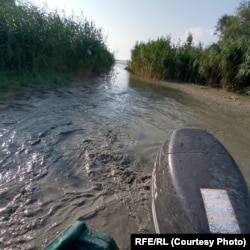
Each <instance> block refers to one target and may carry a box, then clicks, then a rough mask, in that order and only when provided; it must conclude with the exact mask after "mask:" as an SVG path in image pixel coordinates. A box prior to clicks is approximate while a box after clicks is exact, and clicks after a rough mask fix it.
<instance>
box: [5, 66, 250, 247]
mask: <svg viewBox="0 0 250 250" xmlns="http://www.w3.org/2000/svg"><path fill="white" fill-rule="evenodd" d="M123 68H124V65H121V64H117V65H116V67H115V69H114V71H113V72H112V74H110V75H108V76H102V77H95V78H86V79H84V80H82V81H81V82H78V83H75V84H73V85H71V86H66V87H60V88H57V89H46V90H45V89H41V90H36V91H34V90H27V91H26V92H25V93H22V94H19V95H16V96H15V97H13V96H10V97H6V94H4V93H0V98H1V99H0V249H41V248H43V247H44V246H45V245H46V244H47V243H48V242H49V241H51V240H52V239H53V238H54V237H55V236H56V235H58V234H59V233H60V232H62V231H63V230H65V229H66V228H67V227H69V226H70V225H71V224H72V223H74V222H75V221H76V220H77V219H79V218H82V219H84V220H85V222H86V223H87V225H88V226H89V227H90V228H92V229H95V230H97V231H104V232H106V233H108V234H110V235H111V236H113V238H114V239H115V240H116V242H117V244H118V246H119V247H120V249H129V248H130V234H131V233H154V227H153V224H152V220H151V201H150V184H151V183H150V182H151V173H152V168H153V164H154V160H155V157H156V154H157V152H158V150H159V148H160V146H161V144H162V143H163V141H164V139H167V138H169V136H170V134H171V133H172V131H173V130H174V129H176V128H181V127H199V128H204V129H207V130H208V131H209V132H211V133H212V134H213V135H215V136H216V137H217V138H218V139H219V140H220V141H221V142H222V143H223V144H224V146H225V147H226V148H227V149H228V150H229V152H230V153H231V154H232V156H233V157H234V159H235V161H236V162H237V164H238V165H239V167H240V169H241V171H242V173H243V175H244V177H245V179H246V182H247V185H248V187H249V189H250V154H249V149H250V131H249V126H248V125H247V124H245V123H244V120H245V119H246V117H244V115H237V114H235V113H230V112H226V113H225V112H222V111H221V110H216V109H215V108H213V107H210V106H207V105H205V104H203V103H202V102H199V101H197V100H194V99H192V97H190V96H188V95H187V94H184V93H181V92H178V91H177V90H172V89H168V88H164V87H161V86H155V85H150V84H149V83H145V82H143V81H139V80H135V79H133V78H131V77H130V75H129V73H128V72H127V71H125V70H124V69H123ZM169 219H171V218H169Z"/></svg>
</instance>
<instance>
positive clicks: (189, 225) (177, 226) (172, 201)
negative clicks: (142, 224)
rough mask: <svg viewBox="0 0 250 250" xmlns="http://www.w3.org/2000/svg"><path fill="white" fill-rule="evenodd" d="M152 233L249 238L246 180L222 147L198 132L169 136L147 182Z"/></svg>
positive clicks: (177, 132) (182, 131)
mask: <svg viewBox="0 0 250 250" xmlns="http://www.w3.org/2000/svg"><path fill="white" fill-rule="evenodd" d="M152 215H153V222H154V226H155V231H156V233H203V234H204V233H222V234H224V233H225V234H227V233H250V198H249V192H248V188H247V185H246V183H245V180H244V178H243V176H242V174H241V172H240V170H239V168H238V166H237V165H236V163H235V161H234V160H233V158H232V157H231V156H230V154H229V153H228V151H227V150H226V149H225V148H224V147H223V145H222V144H221V143H220V142H219V141H218V140H217V139H216V138H215V137H214V136H213V135H211V134H210V133H208V132H207V131H205V130H202V129H196V128H183V129H177V130H174V132H173V134H172V136H171V139H170V142H169V144H168V141H165V142H164V143H163V145H162V147H161V149H160V151H159V153H158V155H157V157H156V161H155V164H154V169H153V176H152Z"/></svg>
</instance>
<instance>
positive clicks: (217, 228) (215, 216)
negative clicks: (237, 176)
mask: <svg viewBox="0 0 250 250" xmlns="http://www.w3.org/2000/svg"><path fill="white" fill-rule="evenodd" d="M200 191H201V195H202V198H203V202H204V205H205V210H206V214H207V219H208V224H209V228H210V232H211V233H221V234H228V233H231V234H233V233H241V232H240V228H239V225H238V222H237V219H236V217H235V213H234V209H233V207H232V204H231V202H230V199H229V197H228V193H227V191H226V190H224V189H208V188H201V189H200Z"/></svg>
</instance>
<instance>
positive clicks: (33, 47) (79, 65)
mask: <svg viewBox="0 0 250 250" xmlns="http://www.w3.org/2000/svg"><path fill="white" fill-rule="evenodd" d="M0 7H1V8H0V72H2V74H3V72H4V73H5V72H7V71H8V72H9V71H15V72H32V73H39V72H46V73H47V72H53V73H55V72H59V73H69V72H70V73H72V72H73V73H79V72H83V73H84V72H103V71H106V70H108V69H109V68H110V67H111V65H112V64H113V63H114V55H113V54H112V53H110V52H109V51H108V49H107V47H106V44H105V42H106V40H105V37H104V36H103V34H102V30H101V29H98V28H96V27H95V25H94V24H93V23H92V22H89V21H87V20H86V19H85V18H84V17H74V16H72V17H70V18H69V17H66V15H65V14H64V15H63V13H58V12H46V11H45V10H44V9H39V8H38V7H36V6H33V5H32V4H30V3H29V2H27V1H14V0H0ZM0 85H1V83H0Z"/></svg>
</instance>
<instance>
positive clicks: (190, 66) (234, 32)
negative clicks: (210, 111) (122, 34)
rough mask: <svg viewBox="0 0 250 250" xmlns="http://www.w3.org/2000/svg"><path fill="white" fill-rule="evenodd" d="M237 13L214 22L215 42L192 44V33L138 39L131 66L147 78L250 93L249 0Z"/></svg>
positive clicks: (133, 50)
mask: <svg viewBox="0 0 250 250" xmlns="http://www.w3.org/2000/svg"><path fill="white" fill-rule="evenodd" d="M235 13H236V14H235V15H232V16H229V15H224V16H222V17H221V18H220V19H219V20H218V23H217V25H216V33H217V35H218V36H219V41H218V42H217V43H214V44H211V45H210V46H208V47H205V48H204V47H203V46H202V45H201V44H199V45H198V46H195V45H194V43H193V37H192V34H189V36H188V38H187V40H186V41H185V42H184V43H180V42H179V43H177V44H174V43H173V42H172V41H171V37H170V36H169V37H166V38H165V37H162V38H158V39H157V40H151V41H148V42H137V43H136V44H135V46H134V47H133V49H132V51H131V64H130V69H131V70H132V71H133V72H134V73H136V74H139V75H141V76H144V77H146V78H154V79H159V80H166V81H176V82H191V83H197V84H201V85H207V86H210V87H221V88H224V89H226V90H229V91H233V92H237V93H243V94H248V95H249V94H250V49H249V45H250V31H249V30H250V29H249V23H250V1H245V2H242V3H241V4H240V5H239V7H238V8H237V9H236V12H235Z"/></svg>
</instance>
